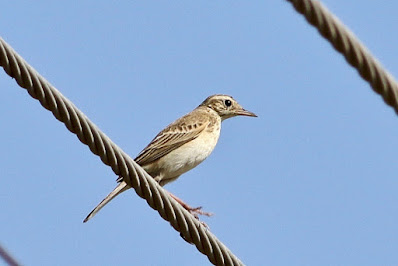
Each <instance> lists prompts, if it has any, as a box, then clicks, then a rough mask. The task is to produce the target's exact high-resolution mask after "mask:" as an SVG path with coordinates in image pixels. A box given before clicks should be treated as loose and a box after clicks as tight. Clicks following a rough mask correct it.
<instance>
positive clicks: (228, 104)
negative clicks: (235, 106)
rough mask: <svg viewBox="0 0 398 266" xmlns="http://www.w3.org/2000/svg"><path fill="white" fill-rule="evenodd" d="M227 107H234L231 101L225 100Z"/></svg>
mask: <svg viewBox="0 0 398 266" xmlns="http://www.w3.org/2000/svg"><path fill="white" fill-rule="evenodd" d="M224 103H225V106H227V107H230V106H231V105H232V102H231V100H225V102H224Z"/></svg>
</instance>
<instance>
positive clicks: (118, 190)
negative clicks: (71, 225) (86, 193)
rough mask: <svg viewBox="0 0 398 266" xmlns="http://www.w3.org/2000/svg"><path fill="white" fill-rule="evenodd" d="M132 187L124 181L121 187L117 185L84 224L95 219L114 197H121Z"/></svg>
mask: <svg viewBox="0 0 398 266" xmlns="http://www.w3.org/2000/svg"><path fill="white" fill-rule="evenodd" d="M129 188H130V186H129V185H127V183H126V182H124V181H122V182H121V183H120V184H119V185H117V187H116V188H115V189H114V190H113V191H112V192H111V193H109V195H108V196H106V198H105V199H103V200H102V201H101V202H100V204H98V205H97V207H95V208H94V210H92V211H91V212H90V213H89V215H87V217H86V219H84V221H83V223H85V222H87V221H88V220H90V219H91V218H93V217H94V215H95V214H96V213H97V212H99V211H100V210H101V209H102V207H104V206H105V205H106V204H107V203H108V202H110V201H111V200H112V199H113V198H114V197H116V196H117V195H119V194H120V193H122V192H124V191H126V190H127V189H129Z"/></svg>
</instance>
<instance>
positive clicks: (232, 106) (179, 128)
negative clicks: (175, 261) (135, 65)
mask: <svg viewBox="0 0 398 266" xmlns="http://www.w3.org/2000/svg"><path fill="white" fill-rule="evenodd" d="M239 115H241V116H253V117H256V115H255V114H254V113H252V112H249V111H247V110H245V109H243V108H242V106H240V105H239V104H238V103H237V102H236V101H235V100H234V99H233V98H232V97H231V96H228V95H222V94H217V95H212V96H209V97H208V98H207V99H206V100H204V101H203V102H202V103H201V104H200V105H199V106H198V107H197V108H195V109H194V110H193V111H192V112H190V113H188V114H186V115H184V116H183V117H181V118H180V119H177V120H176V121H174V122H173V123H171V124H170V125H168V126H167V127H166V128H165V129H163V130H162V131H161V132H160V133H159V134H158V135H157V136H156V137H155V138H154V139H153V140H152V141H151V142H150V143H149V144H148V146H146V147H145V149H144V150H142V151H141V152H140V153H139V154H138V156H137V158H135V161H136V162H137V163H138V164H139V165H140V166H141V167H142V168H144V170H145V171H146V172H147V173H148V174H149V175H150V176H152V177H153V178H154V179H155V180H156V181H157V182H158V183H159V185H161V186H164V185H165V184H167V183H169V182H171V181H174V180H176V179H177V178H178V177H179V176H180V175H182V174H183V173H185V172H187V171H189V170H191V169H192V168H194V167H196V166H197V165H198V164H200V163H201V162H203V160H204V159H206V158H207V157H208V156H209V155H210V153H211V152H212V151H213V149H214V147H215V146H216V144H217V141H218V137H219V136H220V130H221V122H222V121H223V120H225V119H227V118H230V117H234V116H239ZM117 182H118V183H119V184H118V185H117V187H116V188H115V189H114V190H113V191H112V192H111V193H110V194H109V195H108V196H106V198H105V199H103V200H102V201H101V202H100V204H98V206H97V207H95V208H94V210H92V211H91V213H90V214H89V215H88V216H87V217H86V219H84V222H87V221H88V220H89V219H90V218H92V217H93V216H94V215H95V214H96V213H97V212H98V211H99V210H100V209H101V208H102V207H104V206H105V205H106V204H107V203H108V202H109V201H111V200H112V199H113V198H114V197H116V196H117V195H119V194H120V193H122V192H124V191H126V190H127V189H129V188H131V187H130V186H129V185H127V183H126V182H124V181H123V178H122V177H119V178H118V179H117ZM169 194H170V196H171V197H173V198H174V199H175V200H176V201H177V202H179V203H180V204H181V205H182V206H183V207H184V208H185V209H186V210H188V211H189V212H190V213H192V214H193V215H194V216H195V217H196V218H198V214H202V215H210V214H209V213H206V212H203V211H201V207H198V208H192V207H190V206H189V205H187V204H186V203H184V202H183V201H182V200H181V199H179V198H177V197H176V196H174V195H173V194H171V193H169Z"/></svg>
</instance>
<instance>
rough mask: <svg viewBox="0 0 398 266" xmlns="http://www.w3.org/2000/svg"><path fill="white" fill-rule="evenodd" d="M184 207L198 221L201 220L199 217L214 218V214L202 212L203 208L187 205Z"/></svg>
mask: <svg viewBox="0 0 398 266" xmlns="http://www.w3.org/2000/svg"><path fill="white" fill-rule="evenodd" d="M184 205H185V206H184ZM184 205H182V206H183V207H184V209H186V210H187V211H188V212H189V213H190V214H192V215H193V216H194V217H195V218H196V219H198V220H199V215H204V216H207V217H210V216H213V213H211V212H205V211H202V206H200V207H194V208H192V207H191V206H189V205H187V204H186V203H185V204H184Z"/></svg>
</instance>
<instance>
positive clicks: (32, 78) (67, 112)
mask: <svg viewBox="0 0 398 266" xmlns="http://www.w3.org/2000/svg"><path fill="white" fill-rule="evenodd" d="M0 65H1V66H2V67H3V68H4V70H5V72H6V73H7V74H8V75H10V76H11V77H12V78H15V80H16V82H17V83H18V84H19V86H21V87H22V88H25V89H26V90H27V91H28V93H29V94H30V95H31V96H32V97H33V98H35V99H37V100H39V101H40V103H41V105H42V106H43V107H44V108H46V109H47V110H49V111H51V112H52V113H53V115H54V116H55V118H56V119H58V120H59V121H61V122H63V123H64V124H65V126H66V127H67V129H68V130H69V131H70V132H72V133H74V134H76V135H77V137H78V138H79V140H80V141H81V142H82V143H84V144H86V145H87V146H88V147H89V148H90V150H91V152H93V153H94V154H95V155H98V156H99V157H100V158H101V160H102V162H103V163H104V164H106V165H108V166H110V167H111V168H112V170H113V172H114V173H115V174H116V175H118V176H122V177H123V180H124V181H125V182H126V183H127V184H129V185H130V186H131V187H133V188H134V189H135V191H136V193H137V194H138V195H139V196H140V197H141V198H144V199H145V200H146V201H147V203H148V204H149V206H151V208H153V209H155V210H157V211H158V212H159V214H160V216H161V217H162V218H163V219H165V220H166V221H169V222H170V224H171V225H172V227H173V228H174V229H175V230H176V231H178V232H180V234H181V236H182V237H183V238H184V239H185V240H186V241H187V242H190V243H194V244H195V246H196V248H197V249H198V250H199V251H200V252H201V253H203V254H205V255H206V256H207V257H208V259H209V260H210V262H211V263H213V264H215V265H243V263H242V262H241V261H240V260H239V259H238V258H237V257H236V256H235V255H234V254H233V253H232V252H231V251H230V250H229V249H228V248H227V247H226V246H225V245H224V244H223V243H222V242H220V241H219V240H218V239H217V238H216V237H215V236H214V235H213V234H212V233H211V232H210V231H209V230H207V229H206V228H205V227H204V226H203V225H202V224H201V223H200V222H199V221H198V220H197V219H195V218H194V217H193V216H192V215H191V214H190V213H189V212H187V211H186V210H185V209H183V208H182V207H181V206H180V204H179V203H177V202H176V201H175V200H174V199H172V198H171V197H170V196H169V194H168V193H167V192H166V191H165V190H164V189H163V188H162V187H160V186H159V185H158V184H157V183H156V182H155V181H154V180H153V178H152V177H151V176H150V175H149V174H148V173H146V172H145V171H144V170H143V169H142V168H141V167H140V166H139V165H138V164H137V163H135V162H134V160H133V159H131V158H130V156H129V155H127V154H126V153H125V152H124V151H122V150H121V149H120V148H119V147H118V146H117V145H116V144H115V143H113V142H112V141H111V140H110V139H109V138H108V137H107V136H106V135H105V134H104V133H103V132H101V131H100V130H99V129H98V128H97V126H96V125H95V124H94V123H92V122H91V121H90V120H89V119H88V118H87V117H86V116H85V115H84V114H83V113H82V112H81V111H80V110H79V109H78V108H77V107H76V106H75V105H74V104H73V103H72V102H71V101H69V100H68V99H67V98H65V97H64V96H63V95H62V94H61V93H60V92H59V91H58V90H57V89H56V88H55V87H53V86H52V85H51V84H50V83H49V82H48V81H47V80H46V79H44V78H43V77H42V76H41V75H40V74H39V73H37V72H36V70H35V69H33V68H32V67H31V66H30V65H29V64H28V63H27V62H26V61H25V60H24V59H23V58H22V57H21V56H20V55H18V54H17V53H16V52H15V51H14V50H13V49H12V48H11V47H10V46H9V45H8V44H7V43H6V42H5V41H4V40H3V39H2V38H0Z"/></svg>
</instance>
